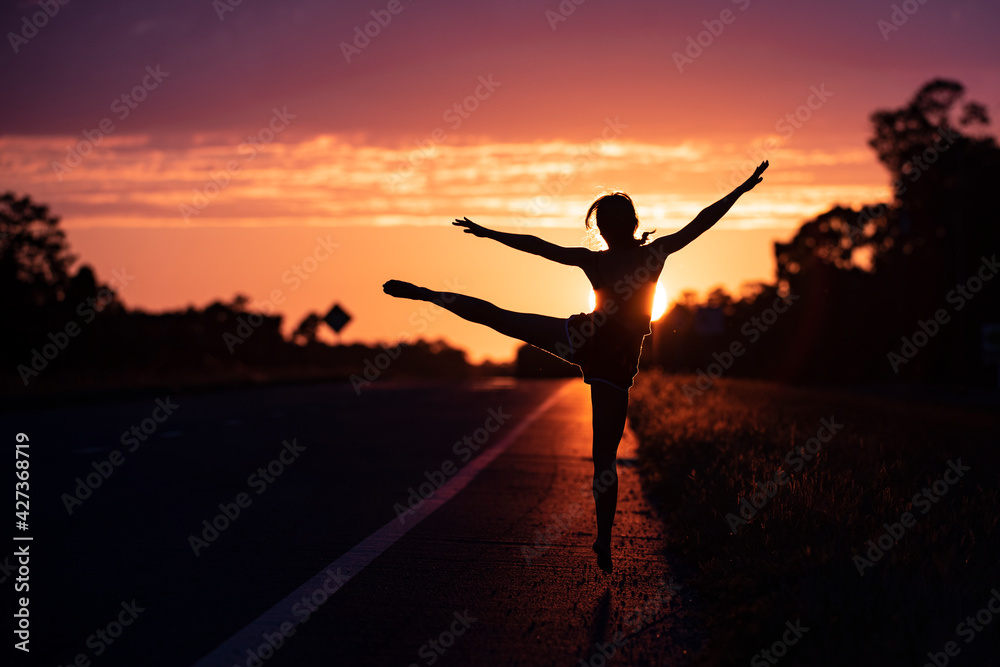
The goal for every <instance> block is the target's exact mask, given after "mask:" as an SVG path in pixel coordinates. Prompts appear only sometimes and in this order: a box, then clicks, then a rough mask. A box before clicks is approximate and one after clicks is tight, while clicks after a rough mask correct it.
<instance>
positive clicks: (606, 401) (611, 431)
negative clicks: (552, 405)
mask: <svg viewBox="0 0 1000 667" xmlns="http://www.w3.org/2000/svg"><path fill="white" fill-rule="evenodd" d="M590 399H591V402H592V403H593V413H594V451H593V455H594V505H595V507H596V510H597V541H596V542H594V551H595V552H596V553H597V564H598V565H599V566H600V568H601V569H602V570H604V571H605V572H611V570H612V564H611V527H612V525H613V524H614V522H615V510H616V509H617V507H618V465H617V461H618V443H619V442H621V439H622V433H624V431H625V417H626V415H627V413H628V392H627V391H622V390H621V389H618V388H617V387H614V386H612V385H610V384H607V383H605V382H601V381H596V382H594V383H593V384H592V385H590Z"/></svg>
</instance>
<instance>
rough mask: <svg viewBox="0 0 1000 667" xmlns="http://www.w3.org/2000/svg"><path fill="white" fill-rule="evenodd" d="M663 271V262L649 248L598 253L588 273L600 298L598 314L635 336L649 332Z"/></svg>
mask: <svg viewBox="0 0 1000 667" xmlns="http://www.w3.org/2000/svg"><path fill="white" fill-rule="evenodd" d="M662 270H663V262H662V260H660V259H658V258H657V255H656V254H655V253H652V252H650V248H649V246H640V247H634V248H620V249H615V250H603V251H601V252H596V253H594V262H593V263H592V266H591V269H590V270H589V271H586V273H587V277H588V278H589V279H590V283H591V285H593V287H594V292H595V293H596V297H597V307H596V309H595V312H597V311H600V312H602V313H604V314H606V315H607V316H608V317H609V319H613V320H616V321H618V322H620V323H621V324H623V325H625V326H626V327H627V328H628V329H629V330H630V331H632V332H634V333H637V334H639V333H641V334H647V333H649V331H650V329H649V322H650V317H651V315H652V312H653V296H654V293H655V291H656V281H657V280H659V277H660V272H661V271H662Z"/></svg>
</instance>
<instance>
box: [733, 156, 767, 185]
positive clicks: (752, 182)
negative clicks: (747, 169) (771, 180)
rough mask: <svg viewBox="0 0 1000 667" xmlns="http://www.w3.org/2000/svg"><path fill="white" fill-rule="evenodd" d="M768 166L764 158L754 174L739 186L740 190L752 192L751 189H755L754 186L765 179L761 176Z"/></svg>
mask: <svg viewBox="0 0 1000 667" xmlns="http://www.w3.org/2000/svg"><path fill="white" fill-rule="evenodd" d="M767 166H768V162H767V160H764V161H763V162H761V163H760V166H758V167H757V168H756V169H755V170H754V172H753V176H751V177H750V178H748V179H747V180H745V181H743V185H741V186H740V187H739V189H740V192H750V191H751V190H753V187H754V186H755V185H757V184H758V183H760V182H761V181H763V180H764V179H763V178H761V176H760V175H761V174H763V173H764V170H765V169H767Z"/></svg>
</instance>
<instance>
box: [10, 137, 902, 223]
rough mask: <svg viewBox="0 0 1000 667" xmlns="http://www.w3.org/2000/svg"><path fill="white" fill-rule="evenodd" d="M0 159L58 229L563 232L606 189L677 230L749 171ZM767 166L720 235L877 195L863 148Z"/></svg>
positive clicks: (561, 161) (190, 156)
mask: <svg viewBox="0 0 1000 667" xmlns="http://www.w3.org/2000/svg"><path fill="white" fill-rule="evenodd" d="M82 153H85V155H78V160H77V158H74V157H73V156H74V154H82ZM0 156H2V157H0V178H2V179H3V180H4V182H5V183H7V184H8V187H11V188H12V189H13V190H14V191H16V192H19V193H26V194H30V195H31V196H32V197H33V198H34V199H36V200H38V201H40V202H44V203H47V204H50V205H51V206H52V207H53V210H54V211H56V213H57V214H59V215H61V216H62V217H63V219H64V220H65V223H66V225H67V226H68V227H103V226H127V227H174V226H182V225H189V224H193V225H211V226H227V227H238V226H250V227H259V226H286V225H296V224H301V225H308V224H323V225H359V224H360V225H363V224H372V225H393V224H449V223H450V221H451V220H452V219H453V218H455V217H456V216H460V215H468V216H469V217H472V218H474V219H477V220H481V221H482V222H484V223H487V224H495V225H499V226H511V225H519V226H529V227H530V226H571V227H575V226H578V225H579V224H580V221H581V219H582V214H583V212H584V211H586V208H587V206H588V205H589V203H590V202H591V201H592V200H593V199H594V198H595V196H597V195H598V194H600V193H601V191H602V189H614V188H620V189H624V190H626V191H628V192H629V193H630V194H632V196H633V198H634V199H635V200H636V203H637V206H638V207H639V212H640V218H641V219H642V220H643V222H644V224H646V225H647V226H649V227H658V228H660V229H665V228H671V227H679V226H681V225H683V224H684V223H685V222H687V221H688V220H690V219H691V218H693V217H694V216H695V215H696V214H697V213H698V211H700V210H701V208H703V207H704V206H706V205H708V204H710V203H711V202H712V201H714V200H715V199H718V198H719V197H720V196H721V194H724V193H723V192H722V190H723V188H724V187H726V186H728V184H729V183H730V181H734V182H736V181H739V180H740V179H741V178H742V177H743V175H744V172H746V171H747V169H746V167H747V165H748V164H750V163H752V160H751V159H750V158H749V156H748V154H747V151H746V150H744V149H741V148H739V147H736V146H733V145H731V144H728V145H726V144H724V145H713V144H711V143H710V142H690V141H689V142H683V143H677V144H655V143H643V142H635V141H628V140H612V141H608V142H603V141H593V142H569V141H547V142H534V143H531V142H522V143H495V142H478V143H473V142H468V143H463V144H458V143H455V144H450V143H442V144H437V145H433V146H431V145H429V144H426V143H425V144H422V145H420V146H418V145H416V144H414V145H412V146H409V147H407V146H399V145H395V146H379V145H371V144H368V143H365V142H364V141H363V138H361V137H358V136H357V135H331V134H323V135H315V136H312V137H308V138H305V139H302V140H298V141H288V142H284V141H279V140H275V141H273V142H271V143H266V144H258V145H254V146H252V147H251V146H250V145H249V144H247V143H246V142H245V141H241V139H240V138H239V137H223V136H221V135H215V136H208V135H197V136H191V137H189V138H188V139H186V140H178V139H177V138H173V139H171V140H170V141H162V140H161V141H154V139H153V138H151V137H150V136H147V135H111V136H107V137H105V138H104V139H103V140H102V141H101V142H100V143H99V144H98V145H96V146H91V145H89V142H87V141H85V140H84V139H83V138H82V137H74V136H39V137H30V136H6V137H2V138H0ZM768 157H769V159H770V160H771V162H772V169H771V171H770V172H769V174H768V177H767V178H766V179H765V180H766V181H767V182H766V183H765V184H763V185H762V186H761V187H760V188H759V189H758V190H755V191H754V192H753V193H752V194H751V195H749V196H748V197H747V198H746V200H745V201H741V202H740V204H739V205H738V206H737V207H736V208H734V210H733V211H732V212H731V213H730V215H729V216H727V218H726V219H725V221H724V224H726V225H729V226H732V227H744V228H745V227H754V226H767V227H795V226H797V225H798V224H799V223H801V221H802V220H803V219H804V218H806V217H808V216H811V215H815V214H816V213H818V212H820V211H822V210H825V208H827V207H828V206H829V205H830V204H832V203H834V202H840V203H862V202H869V201H877V200H879V199H884V198H885V197H887V196H888V188H887V187H884V186H883V185H881V184H880V183H879V182H878V181H877V178H876V172H874V171H871V173H869V174H868V175H867V177H866V176H865V175H864V174H861V175H858V174H857V173H856V172H857V167H858V165H861V164H866V163H867V164H869V165H870V164H872V163H873V162H874V160H873V158H872V156H871V155H870V153H868V152H866V151H861V150H855V149H850V150H842V151H837V150H815V149H810V150H806V149H797V150H793V149H788V148H778V149H776V150H775V151H774V152H773V154H772V155H769V156H768ZM57 165H63V167H58V166H57ZM72 165H75V166H72ZM862 171H863V170H862ZM185 206H186V207H188V212H189V215H187V216H185V215H184V213H183V207H185ZM192 210H194V212H193V213H191V211H192Z"/></svg>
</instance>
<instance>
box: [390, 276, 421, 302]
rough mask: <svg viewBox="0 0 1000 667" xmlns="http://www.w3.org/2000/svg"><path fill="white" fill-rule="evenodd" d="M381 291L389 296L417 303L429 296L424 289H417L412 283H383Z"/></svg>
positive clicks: (397, 281) (398, 281) (396, 281)
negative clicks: (412, 300)
mask: <svg viewBox="0 0 1000 667" xmlns="http://www.w3.org/2000/svg"><path fill="white" fill-rule="evenodd" d="M382 291H383V292H385V293H386V294H388V295H389V296H395V297H398V298H400V299H414V300H417V301H426V300H428V299H427V297H428V296H429V293H428V291H427V288H426V287H417V286H416V285H414V284H413V283H407V282H403V281H402V280H389V281H387V282H385V283H384V284H383V285H382Z"/></svg>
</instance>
